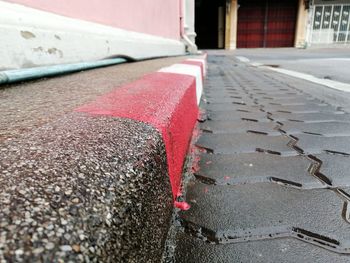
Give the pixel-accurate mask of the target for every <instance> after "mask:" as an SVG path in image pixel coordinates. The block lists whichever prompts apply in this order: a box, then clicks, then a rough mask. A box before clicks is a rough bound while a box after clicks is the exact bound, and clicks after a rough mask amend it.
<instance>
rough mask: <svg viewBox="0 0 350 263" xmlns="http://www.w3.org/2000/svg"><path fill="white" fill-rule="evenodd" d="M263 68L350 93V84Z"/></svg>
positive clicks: (278, 69) (279, 69)
mask: <svg viewBox="0 0 350 263" xmlns="http://www.w3.org/2000/svg"><path fill="white" fill-rule="evenodd" d="M262 68H267V69H270V70H273V71H276V72H279V73H283V74H286V75H288V76H292V77H295V78H299V79H303V80H307V81H310V82H313V83H316V84H320V85H323V86H326V87H329V88H332V89H336V90H340V91H345V92H350V84H347V83H343V82H339V81H334V80H330V79H321V78H317V77H315V76H313V75H310V74H305V73H301V72H297V71H292V70H287V69H281V68H273V67H267V66H264V67H262Z"/></svg>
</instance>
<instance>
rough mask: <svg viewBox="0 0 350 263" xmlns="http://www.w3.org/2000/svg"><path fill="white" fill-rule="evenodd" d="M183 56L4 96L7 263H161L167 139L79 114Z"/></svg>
mask: <svg viewBox="0 0 350 263" xmlns="http://www.w3.org/2000/svg"><path fill="white" fill-rule="evenodd" d="M181 60H183V58H181V57H178V58H170V59H169V58H168V59H159V60H152V61H144V62H139V63H132V64H125V65H119V66H116V67H107V68H101V69H97V70H91V71H87V72H81V73H76V74H71V75H67V76H61V77H57V78H50V79H44V80H38V81H32V82H27V83H20V84H16V85H12V86H3V87H1V89H0V111H1V114H0V189H1V190H0V262H1V263H3V262H159V261H160V259H161V257H162V252H163V247H164V242H165V239H166V234H167V231H168V228H169V221H170V219H171V212H172V208H173V197H172V194H171V186H170V182H169V176H168V172H167V171H168V170H167V160H166V153H165V147H164V142H163V139H162V136H161V134H160V133H159V131H158V130H156V129H155V128H154V127H152V126H151V125H148V124H145V123H143V122H139V121H135V120H130V119H121V118H117V117H107V116H95V117H94V116H91V115H89V114H86V113H79V112H73V109H76V108H77V107H78V106H80V105H82V104H84V103H86V102H89V101H91V100H94V99H95V98H96V97H97V96H99V95H101V94H104V93H106V92H108V91H111V90H112V89H116V88H118V86H120V85H122V84H124V83H126V82H131V81H133V80H135V79H137V78H140V77H141V76H142V75H144V74H146V73H149V72H153V71H155V70H157V69H159V68H160V67H163V66H168V65H171V64H173V63H174V62H179V61H181Z"/></svg>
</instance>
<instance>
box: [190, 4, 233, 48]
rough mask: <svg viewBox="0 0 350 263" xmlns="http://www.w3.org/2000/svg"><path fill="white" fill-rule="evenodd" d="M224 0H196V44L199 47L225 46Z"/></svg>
mask: <svg viewBox="0 0 350 263" xmlns="http://www.w3.org/2000/svg"><path fill="white" fill-rule="evenodd" d="M225 6H226V1H225V0H196V9H195V30H196V33H197V37H196V44H197V46H198V48H200V49H218V48H225V16H226V11H225Z"/></svg>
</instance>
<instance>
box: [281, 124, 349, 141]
mask: <svg viewBox="0 0 350 263" xmlns="http://www.w3.org/2000/svg"><path fill="white" fill-rule="evenodd" d="M282 123H283V125H282V126H281V130H283V131H284V132H286V133H287V134H300V133H312V134H319V135H322V136H327V137H331V136H350V123H341V122H321V123H303V122H290V121H289V122H288V121H287V122H282Z"/></svg>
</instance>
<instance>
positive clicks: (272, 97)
mask: <svg viewBox="0 0 350 263" xmlns="http://www.w3.org/2000/svg"><path fill="white" fill-rule="evenodd" d="M253 95H254V97H255V98H257V99H259V98H260V99H265V100H272V101H273V100H276V99H283V100H298V99H304V98H312V97H311V96H308V95H305V94H293V95H291V94H286V93H279V94H270V95H267V94H265V95H259V94H253Z"/></svg>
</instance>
